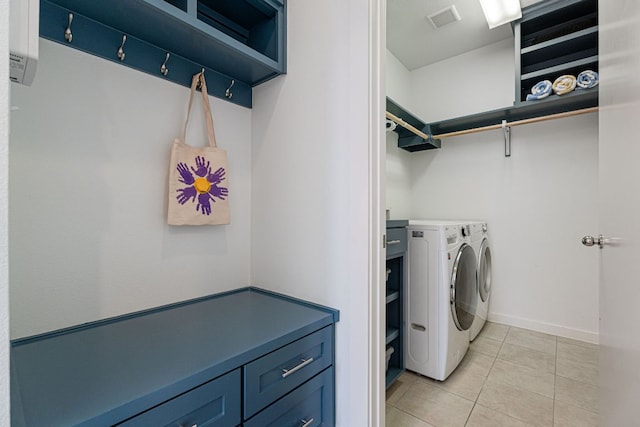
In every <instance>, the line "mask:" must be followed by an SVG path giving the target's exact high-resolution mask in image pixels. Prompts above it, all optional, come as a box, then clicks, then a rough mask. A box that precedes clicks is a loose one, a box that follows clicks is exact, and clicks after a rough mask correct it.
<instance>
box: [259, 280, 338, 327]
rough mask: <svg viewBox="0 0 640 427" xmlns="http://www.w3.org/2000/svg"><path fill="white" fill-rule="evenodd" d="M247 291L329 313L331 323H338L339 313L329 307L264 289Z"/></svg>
mask: <svg viewBox="0 0 640 427" xmlns="http://www.w3.org/2000/svg"><path fill="white" fill-rule="evenodd" d="M247 289H249V290H251V291H253V292H258V293H262V294H265V295H269V296H272V297H274V298H281V299H284V300H286V301H291V302H295V303H296V304H302V305H304V306H306V307H310V308H315V309H316V310H321V311H324V312H325V313H329V314H331V316H332V317H333V322H334V323H335V322H338V321H340V311H339V310H336V309H335V308H331V307H327V306H326V305H321V304H316V303H313V302H309V301H306V300H303V299H299V298H294V297H292V296H289V295H285V294H281V293H278V292H274V291H269V290H266V289H262V288H259V287H256V286H249V287H248V288H247Z"/></svg>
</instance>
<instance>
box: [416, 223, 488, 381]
mask: <svg viewBox="0 0 640 427" xmlns="http://www.w3.org/2000/svg"><path fill="white" fill-rule="evenodd" d="M407 232H408V257H407V258H408V262H407V271H408V276H407V292H406V293H405V295H406V300H405V307H406V310H405V312H406V327H405V343H406V345H405V351H406V353H405V366H406V368H407V369H409V370H411V371H414V372H417V373H420V374H422V375H425V376H428V377H430V378H433V379H436V380H440V381H443V380H445V379H446V378H447V377H448V376H449V375H450V374H451V372H453V370H454V369H455V368H456V367H457V366H458V364H459V363H460V361H461V360H462V358H463V357H464V355H465V354H466V352H467V350H468V348H469V328H470V327H471V325H472V324H473V319H474V317H475V312H476V305H477V296H478V293H477V290H476V289H477V271H476V270H477V267H476V264H477V261H476V254H475V252H474V250H473V248H472V247H471V244H470V243H471V237H470V234H471V228H470V226H469V224H462V223H459V222H455V221H431V220H429V221H426V220H410V221H409V226H408V228H407Z"/></svg>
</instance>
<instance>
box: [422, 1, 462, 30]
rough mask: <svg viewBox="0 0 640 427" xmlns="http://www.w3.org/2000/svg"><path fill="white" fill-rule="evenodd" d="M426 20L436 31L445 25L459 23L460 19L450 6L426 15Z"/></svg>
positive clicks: (453, 7)
mask: <svg viewBox="0 0 640 427" xmlns="http://www.w3.org/2000/svg"><path fill="white" fill-rule="evenodd" d="M427 19H428V20H429V22H431V25H433V27H434V28H435V29H438V28H442V27H444V26H445V25H447V24H451V23H453V22H456V21H459V20H460V19H462V18H460V14H459V13H458V10H457V9H456V7H455V5H451V6H449V7H445V8H444V9H441V10H439V11H437V12H435V13H432V14H431V15H427Z"/></svg>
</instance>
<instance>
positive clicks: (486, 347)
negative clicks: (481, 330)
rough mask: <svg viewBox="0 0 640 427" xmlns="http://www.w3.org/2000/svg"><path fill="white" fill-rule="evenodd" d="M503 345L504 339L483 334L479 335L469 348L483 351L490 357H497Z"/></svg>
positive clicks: (478, 351) (479, 351)
mask: <svg viewBox="0 0 640 427" xmlns="http://www.w3.org/2000/svg"><path fill="white" fill-rule="evenodd" d="M501 346H502V341H498V340H494V339H491V338H487V337H485V336H482V335H478V336H477V337H476V339H475V340H473V342H472V343H471V344H470V347H469V349H470V350H473V351H475V352H477V353H482V354H485V355H487V356H490V357H496V356H497V355H498V352H499V351H500V347H501Z"/></svg>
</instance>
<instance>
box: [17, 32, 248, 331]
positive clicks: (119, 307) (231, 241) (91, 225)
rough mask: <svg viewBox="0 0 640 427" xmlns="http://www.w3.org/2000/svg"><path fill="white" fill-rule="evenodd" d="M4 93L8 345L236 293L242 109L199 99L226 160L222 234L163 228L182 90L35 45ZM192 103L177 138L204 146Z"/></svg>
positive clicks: (244, 166) (244, 172) (243, 248)
mask: <svg viewBox="0 0 640 427" xmlns="http://www.w3.org/2000/svg"><path fill="white" fill-rule="evenodd" d="M40 45H41V47H40V61H39V62H38V74H37V76H36V79H35V82H34V84H33V86H32V87H25V86H19V85H13V84H12V86H11V95H12V99H11V105H12V109H13V111H12V112H11V137H10V189H9V195H10V264H11V293H10V297H11V302H10V303H11V334H12V337H13V338H16V337H23V336H26V335H31V334H35V333H40V332H44V331H48V330H53V329H57V328H61V327H65V326H70V325H73V324H77V323H82V322H87V321H92V320H97V319H100V318H105V317H110V316H114V315H118V314H122V313H128V312H131V311H136V310H141V309H144V308H148V307H155V306H158V305H162V304H167V303H171V302H175V301H180V300H185V299H189V298H193V297H197V296H202V295H207V294H211V293H215V292H218V291H222V290H227V289H231V288H236V287H240V286H246V285H247V284H248V283H249V277H250V275H249V256H250V249H249V247H250V216H251V199H250V193H251V148H250V145H251V110H249V109H246V108H242V107H238V106H235V105H232V104H229V103H226V102H223V101H221V100H218V99H217V98H211V103H212V110H213V114H214V121H215V123H216V131H217V137H218V143H219V145H220V146H221V147H223V148H226V149H227V150H228V157H229V174H228V177H229V185H230V194H231V196H230V202H231V221H232V224H231V225H228V226H203V227H169V226H167V225H166V210H167V206H166V204H167V197H168V196H167V180H168V170H169V152H170V145H171V142H172V141H173V138H174V137H176V136H179V135H180V134H181V132H182V127H183V124H184V118H185V114H186V107H187V102H188V96H189V90H188V88H186V87H182V86H178V85H176V84H173V83H170V82H166V81H163V80H162V79H160V78H157V77H152V76H149V75H147V74H143V73H140V72H137V71H134V70H132V69H130V68H127V67H123V66H121V65H118V64H114V63H112V62H108V61H104V60H101V59H99V58H96V57H93V56H90V55H87V54H85V53H82V52H79V51H77V50H74V49H70V48H68V47H65V46H61V45H58V44H55V43H52V42H49V41H46V40H42V39H41V41H40ZM199 101H200V100H199V99H198V100H196V104H195V105H196V106H197V107H198V108H197V109H194V114H193V115H192V119H191V122H190V127H189V133H188V134H187V142H189V143H191V144H192V145H204V144H205V138H206V133H205V126H204V124H203V114H202V111H201V109H200V105H199Z"/></svg>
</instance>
